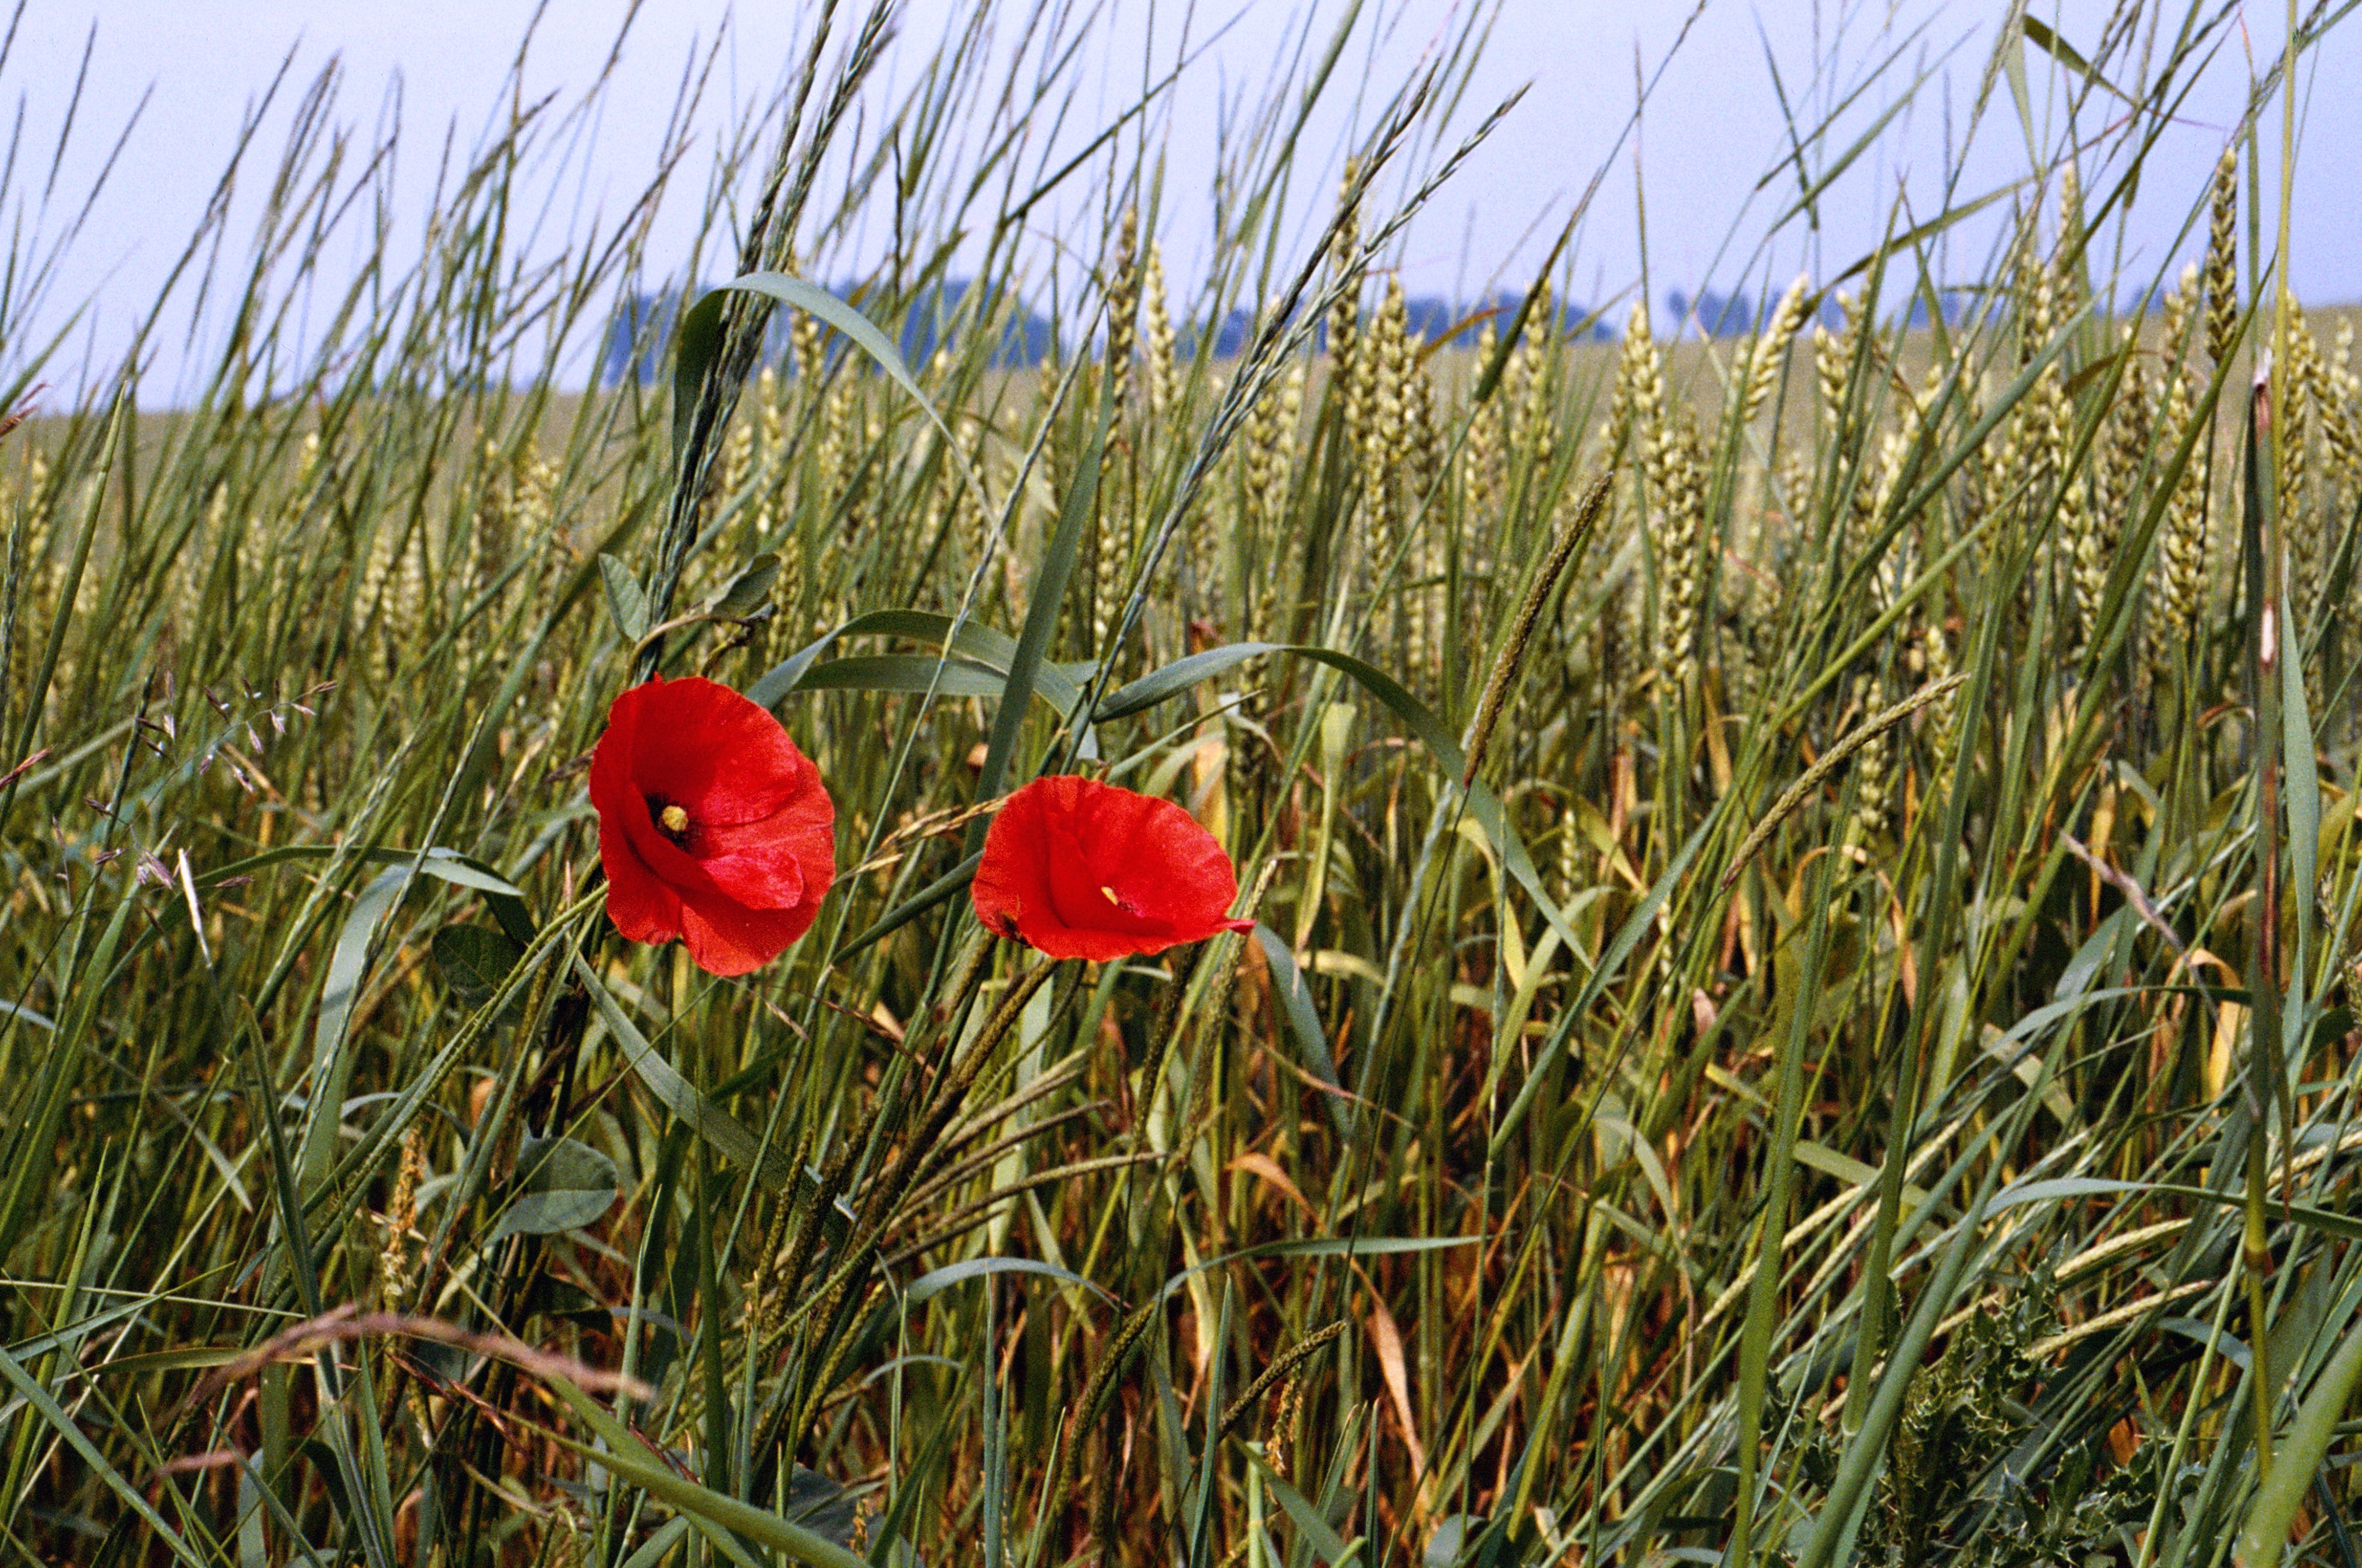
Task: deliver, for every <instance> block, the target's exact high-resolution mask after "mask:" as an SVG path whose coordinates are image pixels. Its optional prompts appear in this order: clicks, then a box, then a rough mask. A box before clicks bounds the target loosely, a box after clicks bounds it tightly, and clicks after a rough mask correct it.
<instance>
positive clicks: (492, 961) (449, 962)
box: [427, 923, 524, 1009]
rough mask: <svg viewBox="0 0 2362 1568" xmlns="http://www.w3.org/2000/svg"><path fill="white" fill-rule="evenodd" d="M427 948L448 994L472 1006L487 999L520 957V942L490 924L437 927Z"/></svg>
mask: <svg viewBox="0 0 2362 1568" xmlns="http://www.w3.org/2000/svg"><path fill="white" fill-rule="evenodd" d="M427 951H428V954H429V955H431V956H432V957H433V958H434V960H435V968H436V973H438V974H440V975H441V976H442V977H443V983H444V984H445V985H447V986H448V987H450V988H451V994H452V995H453V996H455V997H457V998H458V999H459V1000H460V1001H461V1002H463V1003H464V1004H466V1005H467V1006H468V1007H469V1008H470V1009H473V1008H480V1007H481V1006H483V1005H484V1003H485V1002H486V1001H488V1000H490V999H491V995H492V993H493V992H494V991H496V990H498V989H499V988H500V985H501V982H502V980H505V979H507V978H508V977H509V972H510V971H511V970H513V969H514V968H515V967H516V966H517V961H518V960H519V959H521V958H523V957H524V943H522V942H519V941H518V940H516V938H514V937H513V936H511V935H510V934H509V933H507V932H505V931H495V930H493V929H492V928H491V927H490V926H483V925H469V924H465V923H455V924H451V925H446V926H441V927H438V928H437V929H436V933H435V934H434V936H433V937H432V938H431V939H429V941H428V943H427Z"/></svg>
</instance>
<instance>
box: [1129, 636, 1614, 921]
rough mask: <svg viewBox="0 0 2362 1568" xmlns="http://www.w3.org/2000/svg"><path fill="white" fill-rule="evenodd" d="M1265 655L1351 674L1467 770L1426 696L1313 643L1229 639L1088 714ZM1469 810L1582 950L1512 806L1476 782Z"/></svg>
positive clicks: (1132, 703)
mask: <svg viewBox="0 0 2362 1568" xmlns="http://www.w3.org/2000/svg"><path fill="white" fill-rule="evenodd" d="M1264 654H1288V655H1291V656H1293V657H1297V658H1305V659H1310V660H1312V661H1313V662H1314V663H1316V664H1325V665H1327V666H1328V667H1329V668H1331V669H1334V670H1336V671H1338V672H1339V673H1340V674H1342V675H1347V676H1350V677H1352V679H1353V680H1355V681H1356V682H1358V683H1359V684H1360V685H1361V687H1362V689H1363V690H1365V691H1367V692H1368V693H1369V694H1370V695H1371V696H1373V697H1375V698H1376V699H1377V700H1378V701H1380V702H1383V703H1384V704H1385V706H1386V708H1387V710H1388V711H1389V712H1392V713H1393V714H1394V715H1395V717H1396V719H1398V720H1400V721H1401V722H1402V725H1403V727H1404V728H1405V729H1407V730H1408V731H1410V733H1411V734H1412V735H1413V736H1414V737H1416V738H1417V739H1418V742H1419V744H1420V745H1424V746H1425V747H1427V749H1428V752H1429V755H1430V756H1433V757H1434V758H1435V759H1436V761H1437V762H1439V763H1440V764H1442V765H1443V768H1444V771H1445V772H1446V773H1447V774H1448V775H1449V776H1450V777H1451V778H1453V779H1454V780H1457V779H1458V778H1460V777H1461V775H1462V774H1463V773H1465V772H1466V771H1467V758H1466V756H1464V755H1463V754H1462V751H1461V749H1460V742H1459V741H1458V740H1457V739H1456V738H1454V736H1453V735H1452V734H1451V731H1450V730H1448V729H1446V728H1444V725H1443V721H1442V720H1440V719H1439V718H1437V717H1436V716H1435V713H1434V712H1433V711H1432V710H1431V709H1429V707H1428V705H1427V704H1426V703H1424V702H1422V701H1419V700H1418V698H1416V697H1414V696H1412V695H1411V694H1410V692H1409V691H1408V690H1407V689H1406V688H1405V687H1404V686H1403V684H1402V682H1400V681H1398V680H1396V679H1395V678H1394V677H1393V676H1390V675H1388V674H1387V673H1386V672H1385V671H1384V670H1382V669H1379V668H1377V667H1376V666H1374V665H1372V664H1369V663H1367V662H1365V661H1364V660H1362V659H1358V658H1355V657H1353V656H1352V654H1347V653H1340V652H1338V651H1337V650H1336V649H1334V648H1324V647H1319V646H1315V645H1313V644H1309V643H1227V644H1224V645H1223V646H1220V647H1217V648H1208V649H1206V650H1205V651H1204V652H1202V653H1195V654H1191V655H1190V656H1189V657H1187V658H1180V659H1175V660H1174V661H1173V662H1172V663H1171V664H1168V665H1166V666H1164V668H1162V669H1157V670H1153V671H1151V672H1150V673H1149V674H1147V675H1143V676H1142V677H1141V678H1140V679H1138V680H1135V681H1132V682H1131V684H1130V685H1128V686H1125V687H1123V688H1121V689H1120V690H1117V691H1114V692H1112V693H1110V694H1109V697H1108V699H1107V700H1106V701H1103V702H1101V703H1100V704H1099V705H1098V709H1097V710H1096V711H1095V712H1093V713H1092V715H1091V716H1092V717H1093V718H1094V719H1095V720H1097V721H1098V722H1099V723H1106V722H1108V721H1109V720H1111V719H1119V718H1122V717H1124V716H1125V715H1127V714H1131V713H1137V712H1140V711H1141V710H1142V709H1144V708H1149V707H1153V706H1154V705H1155V704H1156V703H1158V702H1162V701H1164V700H1166V699H1167V698H1169V697H1173V696H1176V695H1178V694H1179V693H1180V692H1182V691H1183V690H1187V688H1188V687H1189V686H1191V685H1193V684H1195V683H1196V682H1198V681H1200V680H1205V679H1210V678H1212V677H1214V676H1217V675H1220V674H1221V673H1222V672H1223V671H1225V670H1229V669H1234V668H1237V667H1238V666H1240V665H1242V664H1244V663H1245V662H1246V661H1247V660H1249V659H1251V658H1257V657H1262V656H1263V655H1264ZM1468 814H1469V815H1470V816H1472V817H1473V818H1475V819H1476V823H1477V825H1478V826H1479V827H1482V828H1483V829H1484V830H1485V836H1486V837H1487V838H1488V839H1490V840H1491V841H1492V843H1493V845H1494V847H1495V848H1496V850H1497V851H1499V853H1500V856H1501V862H1502V864H1503V865H1504V866H1505V867H1507V868H1508V872H1509V875H1510V877H1511V878H1513V879H1514V880H1515V881H1516V882H1517V884H1518V886H1519V887H1520V888H1523V889H1525V890H1526V894H1527V896H1528V897H1529V898H1530V899H1532V900H1533V901H1534V906H1535V908H1537V909H1538V910H1540V911H1541V915H1542V918H1543V919H1544V920H1546V921H1548V922H1550V923H1551V928H1552V929H1554V930H1555V931H1557V933H1558V934H1559V940H1560V941H1562V942H1563V943H1565V944H1566V945H1567V950H1568V951H1569V952H1572V953H1580V952H1582V951H1583V942H1582V939H1581V938H1580V937H1578V936H1576V935H1575V933H1574V928H1573V926H1571V925H1569V924H1567V922H1566V915H1565V912H1564V911H1562V910H1561V909H1560V908H1559V907H1558V903H1557V901H1556V900H1553V899H1551V896H1550V894H1549V893H1548V892H1547V891H1545V890H1544V889H1543V887H1542V878H1541V873H1540V872H1539V871H1537V870H1536V869H1535V868H1534V857H1533V856H1532V855H1531V854H1530V853H1529V852H1528V850H1527V848H1526V844H1525V840H1524V839H1523V838H1521V837H1519V836H1518V834H1517V832H1516V831H1515V830H1514V829H1512V828H1511V827H1510V825H1509V818H1508V813H1507V812H1505V811H1503V810H1502V808H1501V802H1500V801H1499V799H1498V798H1497V797H1496V796H1495V795H1494V793H1493V792H1492V791H1491V790H1488V789H1486V788H1485V786H1484V785H1483V784H1481V783H1475V782H1471V783H1470V784H1469V786H1468Z"/></svg>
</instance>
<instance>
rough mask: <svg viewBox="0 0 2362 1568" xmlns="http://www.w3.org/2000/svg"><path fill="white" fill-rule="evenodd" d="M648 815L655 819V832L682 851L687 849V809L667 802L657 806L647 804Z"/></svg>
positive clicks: (652, 803)
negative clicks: (662, 835)
mask: <svg viewBox="0 0 2362 1568" xmlns="http://www.w3.org/2000/svg"><path fill="white" fill-rule="evenodd" d="M648 806H649V808H650V811H649V814H650V815H651V816H653V817H655V818H656V823H657V832H658V833H660V834H664V835H665V837H667V838H668V839H670V840H672V842H673V843H674V844H675V845H678V846H679V847H680V848H682V849H687V848H688V847H689V808H688V807H686V806H682V805H679V804H677V803H676V802H674V801H665V802H664V803H663V804H662V805H661V806H659V805H658V804H657V802H656V801H649V802H648Z"/></svg>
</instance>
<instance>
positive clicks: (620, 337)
mask: <svg viewBox="0 0 2362 1568" xmlns="http://www.w3.org/2000/svg"><path fill="white" fill-rule="evenodd" d="M970 286H971V283H970V281H969V280H967V279H965V278H956V279H954V280H952V281H950V282H945V283H941V284H936V285H933V286H932V287H930V288H928V289H926V290H924V291H922V293H919V294H917V295H916V296H914V297H913V298H912V299H911V302H910V304H909V305H908V306H907V307H906V308H905V309H904V310H903V312H902V316H901V330H900V334H899V337H898V341H897V344H896V347H897V348H899V349H900V353H901V355H902V360H903V362H904V363H905V364H909V365H913V366H915V365H921V364H923V363H925V361H926V360H927V359H931V358H932V357H933V355H934V352H935V350H936V349H937V348H955V346H956V344H957V341H958V338H959V337H960V333H961V330H962V328H963V327H967V328H969V329H971V330H972V329H973V324H974V323H975V322H976V321H977V320H978V319H982V320H983V321H985V322H987V323H988V324H990V326H989V330H992V331H995V332H997V333H999V341H998V343H996V345H995V346H994V348H993V350H992V359H991V362H992V364H993V365H995V366H996V367H1002V368H1012V369H1013V368H1016V367H1021V366H1035V365H1039V364H1040V363H1041V362H1042V361H1043V359H1045V358H1046V357H1047V356H1048V355H1049V353H1050V351H1051V348H1052V346H1053V345H1054V343H1055V341H1056V329H1055V327H1054V326H1053V324H1052V323H1051V321H1050V319H1049V318H1048V317H1047V316H1044V315H1041V314H1039V313H1038V312H1036V311H1034V310H1033V309H1032V307H1031V306H1028V305H1024V304H1018V305H1016V306H1015V307H1014V308H1007V307H999V308H996V307H997V306H999V302H991V303H989V304H988V306H987V307H986V308H985V309H983V310H981V311H976V310H963V308H962V306H963V304H965V302H966V298H967V293H968V290H969V288H970ZM829 292H830V293H833V294H835V295H836V296H837V297H838V298H839V299H843V300H846V301H849V302H852V303H854V304H856V305H859V306H860V307H861V308H862V309H863V310H864V311H865V312H867V313H870V314H871V318H872V319H873V320H876V319H877V315H875V313H874V308H873V307H872V305H871V304H870V303H869V302H868V301H866V299H864V298H863V297H862V295H861V293H860V291H859V290H857V289H856V288H855V287H854V286H853V285H850V284H836V285H833V286H832V287H831V289H830V291H829ZM702 293H704V291H703V289H702V288H701V289H699V290H698V291H696V293H693V294H690V295H688V296H686V297H689V298H696V297H699V296H700V295H701V294H702ZM684 297H685V296H684V295H682V294H681V293H679V292H678V291H674V292H668V293H633V294H629V295H627V296H625V298H624V302H623V304H621V305H620V306H619V307H618V308H617V309H616V312H615V314H614V315H613V317H612V318H611V319H610V320H609V322H608V324H607V331H606V337H605V338H604V340H603V342H602V345H601V348H600V354H599V380H600V381H601V383H602V385H606V386H614V385H616V384H618V383H620V382H622V381H633V380H636V381H639V382H640V383H641V384H643V385H646V384H647V383H649V382H651V381H656V380H657V378H658V377H660V376H661V375H663V374H664V373H665V371H666V367H667V366H668V364H669V363H670V360H669V358H668V356H669V355H670V353H671V345H672V324H673V320H674V317H675V316H676V315H678V314H679V310H680V303H681V300H682V299H683V298H684ZM1404 303H1405V306H1406V310H1407V315H1408V318H1409V326H1410V332H1411V336H1412V337H1413V338H1414V339H1415V340H1418V341H1422V342H1427V343H1447V342H1448V343H1452V344H1457V345H1462V346H1473V344H1474V343H1475V341H1476V339H1477V337H1478V335H1479V334H1480V333H1481V332H1482V331H1483V329H1484V326H1485V322H1487V321H1490V322H1492V323H1493V324H1494V326H1495V330H1496V331H1499V330H1504V329H1506V328H1507V326H1508V325H1509V323H1510V322H1511V321H1513V320H1515V319H1516V317H1517V314H1518V308H1519V307H1520V306H1521V305H1522V304H1524V297H1523V296H1522V295H1518V294H1494V295H1490V296H1488V297H1487V298H1485V300H1484V301H1483V302H1481V303H1479V304H1473V305H1467V304H1454V303H1453V302H1452V301H1451V300H1448V299H1446V298H1444V297H1443V296H1442V295H1440V294H1421V295H1418V296H1417V297H1415V298H1412V299H1409V300H1407V301H1405V302H1404ZM1556 315H1557V316H1558V330H1559V332H1560V334H1561V335H1562V336H1564V337H1584V338H1586V339H1593V340H1598V341H1605V340H1606V339H1608V338H1610V337H1613V336H1614V334H1613V333H1611V332H1609V330H1608V329H1607V326H1606V323H1605V322H1603V321H1601V320H1599V319H1598V315H1597V313H1596V312H1595V311H1593V310H1591V309H1590V308H1589V307H1587V306H1584V305H1579V304H1562V305H1561V306H1559V307H1558V310H1557V312H1556ZM787 320H788V318H787V315H786V313H784V312H781V313H780V314H778V315H774V316H773V318H772V320H771V326H770V330H769V332H768V334H767V338H766V341H765V344H764V358H765V359H767V360H770V361H773V362H775V363H778V364H780V365H781V366H782V367H785V365H786V363H787V342H788V327H787ZM1176 328H1177V330H1176V337H1175V347H1176V348H1178V350H1179V351H1180V353H1181V354H1182V356H1183V357H1184V358H1189V357H1194V356H1195V355H1196V354H1197V352H1198V344H1199V343H1200V342H1201V341H1202V342H1205V343H1208V344H1209V346H1210V348H1211V349H1212V352H1213V356H1214V358H1216V359H1233V358H1236V357H1237V356H1238V355H1240V354H1242V353H1243V352H1245V350H1246V348H1247V345H1248V343H1249V342H1250V341H1251V340H1252V338H1253V335H1254V330H1255V315H1254V313H1253V312H1252V311H1249V310H1247V309H1245V308H1244V307H1242V306H1233V307H1232V308H1231V309H1230V310H1228V311H1226V312H1224V313H1223V314H1222V315H1221V316H1220V318H1218V319H1217V320H1215V321H1213V322H1211V323H1198V322H1181V323H1178V324H1176ZM1327 340H1328V327H1327V325H1326V323H1325V322H1321V323H1317V324H1316V325H1315V326H1314V328H1313V341H1314V344H1315V346H1316V347H1317V348H1326V347H1327Z"/></svg>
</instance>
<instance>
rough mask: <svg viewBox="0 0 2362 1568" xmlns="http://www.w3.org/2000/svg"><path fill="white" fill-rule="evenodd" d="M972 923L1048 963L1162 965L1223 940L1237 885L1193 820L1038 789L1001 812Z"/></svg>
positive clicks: (1082, 787)
mask: <svg viewBox="0 0 2362 1568" xmlns="http://www.w3.org/2000/svg"><path fill="white" fill-rule="evenodd" d="M969 891H970V896H971V897H972V898H974V899H975V900H976V912H977V918H978V919H979V920H981V921H983V922H984V923H985V924H986V925H988V926H989V927H991V928H992V929H993V930H994V931H997V932H999V933H1001V934H1002V935H1003V936H1011V937H1015V938H1016V939H1017V940H1018V941H1020V942H1025V943H1030V944H1032V945H1033V946H1035V947H1037V948H1039V949H1041V950H1042V951H1043V953H1046V954H1048V955H1050V956H1051V957H1053V958H1092V959H1108V958H1121V957H1125V956H1127V955H1131V954H1135V953H1161V952H1163V951H1164V949H1166V948H1167V947H1171V946H1173V945H1175V944H1177V943H1183V942H1202V941H1204V940H1205V939H1206V938H1207V937H1209V936H1212V935H1214V934H1216V933H1220V932H1225V931H1251V930H1253V928H1254V922H1253V921H1251V920H1233V919H1231V916H1230V908H1231V900H1233V899H1235V898H1237V897H1238V892H1239V884H1238V878H1237V876H1236V874H1235V873H1233V872H1232V871H1231V860H1230V856H1227V855H1225V854H1223V853H1222V846H1221V845H1220V844H1219V843H1217V842H1216V841H1215V838H1214V835H1213V834H1210V833H1208V832H1207V831H1206V830H1205V829H1204V828H1202V827H1200V826H1199V825H1198V821H1197V819H1196V818H1194V817H1192V816H1191V815H1190V814H1189V813H1188V812H1185V811H1183V810H1182V809H1181V808H1180V807H1179V806H1176V805H1175V804H1174V803H1173V802H1172V801H1160V800H1157V799H1156V798H1154V797H1153V796H1150V795H1139V794H1134V793H1133V792H1132V791H1131V790H1123V789H1119V788H1117V787H1116V786H1115V785H1112V784H1100V783H1097V782H1094V781H1093V780H1091V779H1088V778H1073V777H1070V776H1065V775H1060V776H1055V777H1052V778H1036V779H1035V780H1033V782H1032V783H1031V784H1028V785H1026V786H1025V787H1024V788H1023V789H1021V790H1018V791H1017V792H1016V793H1015V794H1013V795H1011V796H1010V797H1009V799H1008V800H1007V801H1003V802H1002V803H1001V807H1000V812H999V815H997V816H995V817H994V818H993V819H992V827H991V829H990V831H989V832H988V833H987V834H985V838H984V857H983V859H982V860H980V861H978V862H977V867H976V881H975V883H974V885H973V886H972V887H971V889H969Z"/></svg>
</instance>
